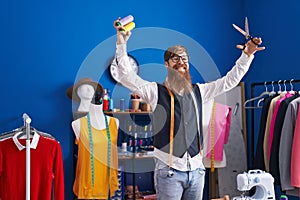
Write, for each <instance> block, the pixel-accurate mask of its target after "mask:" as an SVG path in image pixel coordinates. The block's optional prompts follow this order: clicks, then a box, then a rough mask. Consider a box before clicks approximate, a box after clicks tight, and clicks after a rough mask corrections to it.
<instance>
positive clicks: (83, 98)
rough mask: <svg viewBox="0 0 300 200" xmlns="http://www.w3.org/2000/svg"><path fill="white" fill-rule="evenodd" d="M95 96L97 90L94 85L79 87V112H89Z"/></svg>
mask: <svg viewBox="0 0 300 200" xmlns="http://www.w3.org/2000/svg"><path fill="white" fill-rule="evenodd" d="M94 94H95V89H94V87H93V86H92V85H89V84H83V85H81V86H79V87H78V89H77V95H78V97H79V98H80V104H79V107H78V112H88V111H89V107H90V104H91V102H92V99H93V97H94Z"/></svg>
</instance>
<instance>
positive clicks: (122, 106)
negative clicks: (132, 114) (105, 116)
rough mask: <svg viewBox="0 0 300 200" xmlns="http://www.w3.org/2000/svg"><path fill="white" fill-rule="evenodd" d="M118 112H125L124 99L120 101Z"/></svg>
mask: <svg viewBox="0 0 300 200" xmlns="http://www.w3.org/2000/svg"><path fill="white" fill-rule="evenodd" d="M120 111H121V112H124V111H125V99H124V98H121V99H120Z"/></svg>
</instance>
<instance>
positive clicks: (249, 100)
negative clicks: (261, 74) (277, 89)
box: [244, 82, 270, 109]
mask: <svg viewBox="0 0 300 200" xmlns="http://www.w3.org/2000/svg"><path fill="white" fill-rule="evenodd" d="M264 85H265V91H264V92H262V93H261V94H260V95H259V96H257V97H253V98H251V99H248V100H247V101H245V103H244V108H247V109H248V108H261V107H258V106H247V103H249V102H251V101H256V100H257V99H259V101H262V100H263V97H264V96H266V95H268V96H269V94H270V92H269V91H268V88H267V82H265V84H264ZM261 99H262V100H261Z"/></svg>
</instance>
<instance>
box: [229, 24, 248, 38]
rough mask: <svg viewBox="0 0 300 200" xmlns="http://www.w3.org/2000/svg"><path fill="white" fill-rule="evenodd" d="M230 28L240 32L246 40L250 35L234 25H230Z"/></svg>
mask: <svg viewBox="0 0 300 200" xmlns="http://www.w3.org/2000/svg"><path fill="white" fill-rule="evenodd" d="M232 26H233V27H234V28H235V29H236V30H237V31H238V32H240V33H241V34H243V35H244V36H245V37H246V38H248V37H249V36H250V35H249V34H248V33H247V32H246V31H244V30H243V29H241V28H240V27H238V26H237V25H235V24H232Z"/></svg>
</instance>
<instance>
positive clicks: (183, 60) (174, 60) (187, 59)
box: [170, 55, 189, 63]
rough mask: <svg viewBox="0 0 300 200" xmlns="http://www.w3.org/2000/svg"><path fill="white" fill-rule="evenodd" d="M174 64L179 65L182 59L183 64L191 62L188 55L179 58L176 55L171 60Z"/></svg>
mask: <svg viewBox="0 0 300 200" xmlns="http://www.w3.org/2000/svg"><path fill="white" fill-rule="evenodd" d="M170 59H171V60H172V61H173V62H174V63H178V62H179V61H180V59H181V60H182V62H184V63H187V62H189V57H188V56H187V55H183V56H178V55H174V56H173V57H171V58H170Z"/></svg>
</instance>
